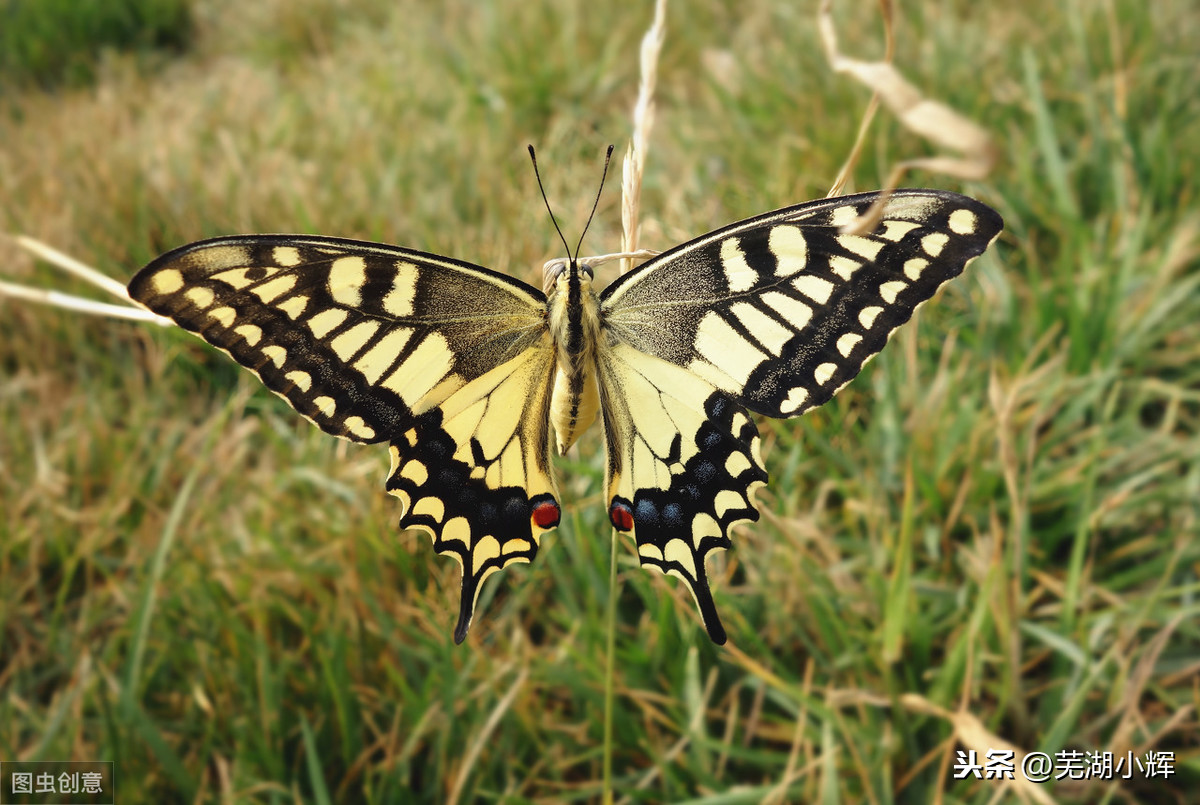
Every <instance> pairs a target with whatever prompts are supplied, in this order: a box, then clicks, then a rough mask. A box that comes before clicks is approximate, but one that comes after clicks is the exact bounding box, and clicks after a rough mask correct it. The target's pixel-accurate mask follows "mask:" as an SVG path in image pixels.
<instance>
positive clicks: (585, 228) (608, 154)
mask: <svg viewBox="0 0 1200 805" xmlns="http://www.w3.org/2000/svg"><path fill="white" fill-rule="evenodd" d="M612 152H613V147H612V146H611V145H610V146H609V147H608V151H607V152H606V153H605V154H604V173H602V174H601V175H600V189H599V190H597V191H596V200H595V201H593V202H592V212H591V213H590V214H589V215H588V219H587V223H586V224H584V225H583V231H582V232H580V233H579V242H578V243H576V244H575V257H574V259H575V260H578V259H579V249H580V247H581V246H583V236H584V235H586V234H587V231H588V227H589V226H591V225H592V219H593V218H595V217H596V208H597V207H599V206H600V194H601V193H603V192H604V180H605V179H607V178H608V163H610V162H612Z"/></svg>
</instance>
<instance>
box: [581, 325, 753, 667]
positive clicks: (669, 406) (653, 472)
mask: <svg viewBox="0 0 1200 805" xmlns="http://www.w3.org/2000/svg"><path fill="white" fill-rule="evenodd" d="M598 364H599V372H600V384H599V385H600V389H601V392H600V393H601V398H602V404H601V410H602V411H603V421H604V435H605V445H606V448H607V451H608V466H607V472H606V479H607V480H606V484H607V489H608V497H609V519H610V520H611V521H612V524H613V526H614V527H616V528H617V529H618V530H620V531H632V532H633V535H634V538H635V540H636V542H637V550H638V558H639V559H640V561H641V563H642V565H643V566H645V567H653V568H656V569H658V570H660V571H662V572H663V573H667V574H670V575H673V576H678V577H679V578H681V579H683V580H684V582H686V583H687V585H688V589H689V590H691V592H692V595H693V597H694V598H695V599H696V605H697V607H698V608H699V609H700V614H701V617H702V618H703V619H704V625H705V628H706V629H707V630H708V634H709V636H710V637H711V638H712V640H713V642H715V643H718V644H722V643H724V642H725V629H724V627H722V625H721V620H720V618H719V617H718V616H717V608H716V605H715V604H714V603H713V599H712V594H711V592H710V591H709V587H708V576H707V573H706V571H705V567H704V560H705V557H707V556H708V554H709V553H711V552H712V551H715V550H718V549H723V548H728V547H729V544H730V542H729V530H730V529H731V528H732V527H733V526H734V525H735V524H736V523H739V522H743V521H747V520H757V519H758V512H757V511H756V510H755V509H754V504H753V497H752V496H753V494H754V491H755V490H756V489H757V488H758V487H759V486H761V485H762V484H764V483H765V482H766V480H767V473H766V471H765V470H764V469H763V466H762V459H761V457H760V455H759V438H758V429H757V428H756V427H755V425H754V421H753V420H751V419H750V417H749V415H748V414H747V413H746V409H745V408H744V407H742V406H741V405H739V404H738V403H736V402H735V401H734V400H733V399H732V398H731V397H730V396H729V395H728V394H726V393H724V392H723V391H720V390H718V389H716V388H714V387H713V385H712V384H711V383H709V382H708V381H707V380H705V379H704V378H702V377H699V376H698V375H696V374H695V373H693V372H690V371H688V370H687V369H684V368H682V367H680V366H677V365H675V364H673V363H669V362H667V361H664V360H662V359H661V358H656V357H654V356H652V355H646V354H645V353H642V352H639V351H638V350H636V349H634V348H633V347H631V346H630V345H628V344H621V343H618V344H614V345H613V346H612V347H611V348H609V349H605V350H601V351H600V352H599V354H598Z"/></svg>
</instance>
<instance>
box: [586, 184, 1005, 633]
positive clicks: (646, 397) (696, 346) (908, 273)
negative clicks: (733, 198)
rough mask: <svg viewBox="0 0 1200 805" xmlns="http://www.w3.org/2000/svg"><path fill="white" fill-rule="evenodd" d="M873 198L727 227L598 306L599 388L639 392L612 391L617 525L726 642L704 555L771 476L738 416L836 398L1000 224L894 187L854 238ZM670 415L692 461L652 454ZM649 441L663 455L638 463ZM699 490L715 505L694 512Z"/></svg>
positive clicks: (977, 206) (647, 268)
mask: <svg viewBox="0 0 1200 805" xmlns="http://www.w3.org/2000/svg"><path fill="white" fill-rule="evenodd" d="M878 197H879V194H878V193H864V194H860V195H855V196H846V197H842V198H836V199H827V200H823V201H814V202H809V203H806V204H800V205H798V206H794V207H788V208H785V209H782V210H777V211H775V212H771V213H767V214H765V215H761V216H758V217H756V218H751V219H748V220H746V221H742V222H740V223H736V224H732V225H730V226H727V227H725V228H723V229H719V230H717V231H715V232H713V233H711V234H709V235H705V236H704V237H701V238H698V239H696V240H693V241H691V242H689V243H685V244H683V245H681V246H679V247H677V248H675V249H671V250H670V251H668V252H665V253H663V254H661V255H659V256H658V257H656V258H654V259H653V260H650V261H649V262H647V263H645V264H644V265H642V266H641V267H639V268H638V269H636V270H634V271H632V272H630V273H629V274H626V275H625V276H623V277H621V278H620V279H618V280H617V281H616V282H614V283H613V284H612V285H610V286H609V287H608V288H607V289H605V291H604V293H603V294H602V296H601V316H602V320H603V323H604V326H605V328H606V329H607V334H608V339H609V341H610V343H611V344H613V345H614V346H611V347H610V348H608V349H605V350H602V353H603V354H606V355H607V356H608V357H607V358H604V357H603V355H602V359H601V380H602V385H603V384H605V383H608V384H614V385H617V386H619V387H621V388H629V389H641V390H634V391H627V392H626V393H624V394H619V393H609V394H607V395H606V397H605V425H606V428H608V430H609V434H608V448H609V484H608V496H609V500H610V510H609V511H610V518H611V519H612V521H613V524H614V526H616V527H617V528H618V529H621V530H632V531H633V533H634V537H635V539H636V541H637V543H638V553H639V557H640V558H641V562H642V564H643V565H644V566H651V567H656V568H658V569H660V570H665V571H667V572H670V573H673V574H674V575H678V576H681V577H682V578H684V579H685V580H686V581H687V582H688V584H689V586H690V587H691V589H692V592H693V594H694V595H695V597H696V600H697V602H698V604H699V607H700V611H701V614H702V615H703V617H704V620H705V623H706V626H707V627H708V631H709V634H710V636H712V638H713V639H714V640H715V641H716V642H718V643H720V642H723V636H724V632H723V630H721V628H720V624H719V622H718V621H717V620H716V610H715V607H713V605H712V598H711V595H710V593H709V591H708V588H707V581H706V578H705V574H704V558H705V556H706V555H707V554H708V553H710V552H711V551H713V550H717V549H720V548H725V547H727V546H728V545H729V529H730V527H731V526H732V525H733V524H734V523H736V522H738V521H740V520H754V519H757V517H758V512H757V511H756V510H755V508H754V505H753V500H752V494H753V491H754V489H755V488H756V487H757V486H758V485H760V484H761V483H762V482H763V481H765V478H766V474H765V472H764V471H763V470H762V464H761V462H760V461H759V460H758V459H757V438H758V437H757V433H756V431H755V430H754V426H753V423H752V422H750V421H749V419H748V418H747V417H746V416H745V413H744V411H742V409H741V406H745V407H746V408H748V409H750V410H752V411H755V412H758V413H761V414H765V415H767V416H775V417H793V416H799V415H800V414H802V413H804V412H805V411H807V410H809V409H811V408H814V407H816V406H818V405H821V404H823V403H825V402H827V401H828V400H829V399H830V398H831V397H832V396H833V395H834V394H835V393H837V391H838V390H839V389H840V388H841V387H842V386H844V385H845V384H846V383H848V382H849V381H850V380H851V379H852V378H853V377H854V376H855V375H857V374H858V372H859V371H860V370H861V369H862V367H863V366H864V365H865V364H866V362H867V361H868V360H869V359H870V358H871V357H873V356H874V355H875V354H877V353H878V352H879V351H880V350H881V349H883V347H884V345H885V344H886V343H887V340H888V338H889V337H890V335H891V334H892V332H893V331H894V330H895V329H896V328H897V327H898V326H900V325H901V324H903V323H904V322H906V321H908V320H909V319H910V318H911V317H912V315H913V312H914V311H915V310H916V309H917V308H918V307H919V306H920V305H921V304H922V303H923V302H925V301H926V300H927V299H929V298H930V297H931V296H933V294H934V293H935V292H936V291H937V289H938V287H940V286H941V285H942V283H944V282H946V281H947V280H950V279H952V278H953V277H956V276H958V275H959V274H960V273H962V270H963V268H964V266H965V265H966V263H967V262H968V261H969V260H971V259H972V258H974V257H977V256H978V255H980V254H982V253H983V251H984V250H985V249H986V248H987V246H988V244H989V243H991V241H992V240H993V239H994V238H995V237H996V236H997V235H998V234H999V232H1000V230H1001V228H1002V226H1003V222H1002V221H1001V219H1000V216H999V215H997V214H996V212H995V211H993V210H992V209H991V208H989V207H987V206H986V205H984V204H981V203H979V202H977V201H975V200H973V199H970V198H967V197H965V196H960V195H957V194H955V193H947V192H942V191H937V190H897V191H895V192H894V193H892V195H891V196H890V197H889V198H888V200H887V202H886V204H885V205H884V207H883V214H882V219H881V221H880V223H879V226H878V227H877V228H876V229H875V231H874V232H872V233H870V234H866V235H846V234H843V233H842V232H841V227H842V226H843V225H844V224H847V223H849V222H850V221H853V220H854V219H856V218H857V217H858V216H860V215H862V214H863V213H865V212H866V210H867V209H868V208H869V207H870V206H871V204H872V203H873V202H874V201H876V200H877V199H878ZM606 365H607V366H608V368H607V369H605V368H604V367H605V366H606ZM635 377H641V378H645V380H646V383H648V384H649V387H648V388H647V387H646V385H645V384H642V383H640V382H633V381H631V380H630V378H635ZM676 389H678V390H679V391H676ZM672 394H674V395H677V396H678V397H679V399H680V400H683V401H685V402H687V403H689V406H690V410H691V411H692V413H693V414H694V415H693V416H692V417H690V418H687V417H685V418H682V419H680V420H678V421H677V420H676V419H674V418H672V417H669V416H667V415H665V414H664V413H663V412H664V411H665V410H666V408H667V406H666V404H665V402H663V403H662V404H655V399H656V395H657V399H659V400H665V399H666V397H665V396H664V395H668V396H669V395H672ZM701 413H703V415H704V416H703V417H701V416H700V414H701ZM668 421H670V422H671V427H674V426H676V425H677V426H678V427H679V431H678V432H679V433H680V434H681V436H682V441H681V445H682V448H683V449H684V450H685V451H686V450H687V449H688V448H689V446H692V449H694V451H695V452H694V454H693V455H692V456H691V458H690V463H689V461H675V462H674V463H672V462H669V461H664V460H663V459H662V455H663V454H661V453H659V452H655V450H654V448H653V447H652V445H653V444H654V440H656V439H657V440H658V441H659V442H661V441H662V438H663V437H661V436H659V435H658V431H660V430H662V429H663V428H664V427H667V422H668ZM627 440H631V443H632V447H631V446H630V445H629V444H627ZM640 443H645V444H646V445H647V446H648V448H649V449H650V453H651V455H653V456H654V457H656V458H657V459H658V460H657V461H651V460H645V459H639V453H638V452H637V451H638V450H639V449H640V448H639V447H638V445H639V444H640ZM643 455H644V453H643ZM669 455H671V456H673V455H674V454H669ZM664 467H673V469H671V470H670V471H669V472H667V471H664ZM698 490H703V491H704V493H705V495H713V493H715V494H716V497H715V498H713V499H709V498H707V497H706V498H705V499H704V500H700V501H699V502H693V501H694V500H695V495H696V493H697V491H698ZM720 501H725V504H724V508H722V505H721V503H720ZM714 503H715V505H714ZM626 513H627V514H628V517H627V516H626ZM623 526H625V527H624V528H623ZM660 554H661V556H660Z"/></svg>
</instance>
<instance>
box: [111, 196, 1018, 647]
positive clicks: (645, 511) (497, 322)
mask: <svg viewBox="0 0 1200 805" xmlns="http://www.w3.org/2000/svg"><path fill="white" fill-rule="evenodd" d="M879 198H880V194H879V193H863V194H859V195H851V196H844V197H840V198H830V199H824V200H820V201H810V202H807V203H804V204H799V205H795V206H791V207H785V208H783V209H779V210H775V211H774V212H768V213H765V214H763V215H759V216H756V217H754V218H749V219H747V220H744V221H740V222H738V223H734V224H730V225H729V226H726V227H723V228H721V229H718V230H716V231H714V232H710V233H709V234H707V235H703V236H701V237H699V238H696V239H695V240H691V241H688V242H687V243H684V244H682V245H679V246H676V247H674V248H672V249H670V250H669V251H666V252H664V253H662V254H660V255H659V256H657V257H655V258H653V259H651V260H649V261H648V262H646V263H644V264H642V265H641V266H639V267H638V268H636V269H634V270H632V271H630V272H629V273H627V274H625V275H623V276H621V277H620V278H618V279H617V280H615V281H614V282H612V283H611V284H609V285H608V286H607V287H606V288H604V289H603V291H600V292H597V290H596V288H595V287H594V286H593V279H594V277H593V269H592V268H591V267H590V266H589V265H588V264H587V262H586V261H581V260H578V259H574V258H572V259H568V260H564V261H560V262H558V263H556V264H555V266H554V268H553V269H552V270H551V271H550V272H549V274H548V276H547V284H546V289H547V290H546V292H543V291H541V290H539V289H537V288H534V287H533V286H531V285H528V284H526V283H524V282H521V281H519V280H517V279H514V278H512V277H508V276H505V275H503V274H500V273H497V272H495V271H491V270H489V269H487V268H483V267H481V266H478V265H473V264H471V263H467V262H463V261H460V260H454V259H451V258H448V257H440V256H438V255H434V254H428V253H425V252H420V251H414V250H412V249H405V248H400V247H397V246H389V245H384V244H379V243H368V242H363V241H356V240H344V239H341V238H333V237H320V236H310V235H242V236H234V237H220V238H214V239H211V240H202V241H199V242H197V243H192V244H190V245H186V246H182V247H180V248H178V249H175V250H174V251H171V252H168V253H166V254H164V255H162V256H161V257H159V258H157V259H156V260H154V261H153V262H151V263H150V264H149V265H147V266H146V267H145V268H143V269H142V270H141V271H139V272H138V273H137V275H136V276H134V277H133V279H132V281H131V282H130V283H129V293H130V296H131V297H132V298H133V299H134V300H136V301H137V302H140V303H141V304H143V305H145V306H146V307H148V308H149V309H150V310H152V311H154V312H155V313H158V314H161V315H163V316H167V317H170V318H171V319H173V320H174V321H175V322H176V323H177V324H179V325H180V326H181V327H183V328H185V329H187V330H190V331H192V332H194V333H196V334H197V335H199V336H201V337H202V338H204V339H205V340H206V341H208V342H209V343H210V344H212V345H214V346H216V347H219V348H220V349H222V350H224V351H225V352H227V353H228V354H229V355H230V356H232V357H233V359H234V360H236V361H237V362H238V363H240V364H242V365H243V366H245V367H247V368H248V369H250V370H251V371H253V372H254V373H255V374H257V375H258V377H259V379H260V380H262V382H263V383H264V384H265V385H266V386H267V387H268V388H269V389H271V390H272V391H274V392H275V393H277V394H278V395H280V396H281V397H283V399H285V400H286V401H287V402H288V403H289V404H290V405H291V406H292V407H293V408H295V409H296V410H297V411H298V412H299V413H301V414H303V415H304V416H305V417H307V418H308V419H309V420H311V421H312V422H313V423H314V424H315V425H316V426H317V427H319V428H321V429H322V430H324V431H326V432H328V433H332V434H334V435H336V436H341V437H343V438H346V439H349V440H351V441H355V442H362V443H367V444H373V443H377V442H386V443H388V445H389V450H390V453H391V469H390V471H389V475H388V479H387V490H388V492H389V493H391V494H392V495H395V496H396V497H397V498H399V500H400V503H401V510H402V513H401V517H400V526H401V527H402V528H416V529H420V530H423V531H426V532H428V533H429V534H430V535H431V536H432V538H433V544H434V548H435V550H436V551H437V552H438V553H439V554H449V555H450V556H453V557H454V558H455V559H457V560H458V562H459V564H460V565H461V566H462V587H461V592H460V599H459V614H458V622H457V624H456V626H455V629H454V640H455V642H456V643H461V642H462V641H463V640H464V639H465V638H466V635H467V630H468V628H469V627H470V624H471V620H472V617H473V615H474V611H475V604H476V601H477V599H478V597H479V592H480V588H481V585H482V583H483V582H484V580H485V579H487V577H488V576H490V575H491V574H492V573H494V572H496V571H497V570H500V569H502V568H504V567H507V566H508V565H510V564H512V563H514V562H531V561H533V559H534V557H535V556H536V555H537V551H538V545H539V541H540V538H541V536H542V535H543V534H545V533H546V532H547V531H550V530H552V529H553V528H555V527H556V526H557V525H558V524H559V521H560V519H561V516H562V504H561V503H560V497H559V493H558V491H557V488H556V485H555V480H554V477H553V474H552V471H551V451H552V449H557V450H558V452H560V453H565V452H566V451H567V449H568V448H570V447H571V445H572V444H574V443H575V441H576V440H577V439H578V438H579V436H580V434H581V433H582V432H583V431H584V430H585V429H586V428H588V427H589V426H590V424H591V423H592V422H593V421H594V420H595V419H596V418H597V415H598V418H599V420H600V422H601V426H602V429H603V437H604V442H605V446H606V451H607V460H606V472H605V490H606V491H605V500H606V501H607V505H608V517H609V521H610V522H611V523H612V526H613V527H614V528H615V529H616V530H617V531H619V532H624V533H628V534H631V535H632V536H633V538H634V541H635V542H636V545H637V554H638V558H639V559H640V561H641V564H642V565H643V566H644V567H650V568H656V569H658V570H660V571H662V572H664V573H667V574H670V575H673V576H677V577H679V578H681V579H683V581H684V582H685V583H686V584H687V586H688V588H689V589H690V591H691V593H692V595H693V597H694V598H695V601H696V604H697V606H698V608H699V611H700V615H701V617H702V619H703V621H704V625H705V628H706V630H707V632H708V635H709V637H710V638H711V639H712V640H713V641H714V642H715V643H717V644H723V643H724V642H725V640H726V633H725V629H724V627H723V626H722V624H721V620H720V618H719V617H718V615H717V609H716V605H715V604H714V602H713V597H712V593H711V591H710V588H709V583H708V576H707V573H706V570H705V560H706V559H707V557H708V556H709V554H711V553H712V552H713V551H717V550H720V549H724V548H728V547H729V546H730V544H731V543H730V530H731V529H732V528H733V526H734V525H736V524H738V523H743V522H748V521H755V520H757V519H758V511H757V509H756V508H755V504H754V494H755V491H756V490H757V489H758V488H760V487H761V486H762V485H763V484H765V483H766V481H767V473H766V470H765V468H764V465H763V460H762V457H761V455H760V440H759V435H758V431H757V428H756V427H755V424H754V420H753V419H752V418H751V416H750V412H754V413H757V414H761V415H764V416H769V417H784V418H786V417H795V416H799V415H801V414H803V413H804V412H806V411H808V410H810V409H812V408H815V407H817V406H819V405H822V404H823V403H825V402H827V401H828V400H829V399H830V398H831V397H833V395H834V394H836V393H837V391H838V390H839V389H841V388H842V387H843V386H845V385H846V383H848V382H849V381H850V380H851V379H852V378H853V377H854V376H855V375H857V374H858V372H859V370H861V369H862V367H863V365H864V364H865V363H866V362H867V361H868V360H869V359H870V358H871V357H873V356H874V355H875V354H876V353H878V352H879V351H880V350H881V349H883V347H884V345H885V344H886V343H887V341H888V338H889V337H890V336H891V334H892V332H893V331H894V330H895V329H896V328H897V327H899V326H900V325H901V324H903V323H904V322H906V321H908V320H909V319H910V318H911V317H912V315H913V312H914V311H915V310H916V309H917V308H918V307H919V306H920V305H921V304H922V303H923V302H925V301H926V300H928V299H929V298H930V297H932V296H933V295H934V293H935V292H936V291H937V289H938V287H939V286H941V285H942V284H943V283H944V282H946V281H948V280H950V279H952V278H954V277H956V276H957V275H959V274H960V273H961V272H962V271H963V269H964V267H965V266H966V264H967V262H968V261H970V260H971V259H973V258H975V257H977V256H979V255H980V254H982V253H983V252H984V251H985V250H986V249H987V247H988V245H989V244H990V243H991V242H992V241H993V240H994V239H995V238H996V237H997V236H998V234H999V233H1000V231H1001V229H1002V228H1003V221H1002V220H1001V218H1000V216H999V214H997V213H996V212H995V211H994V210H992V209H991V208H990V207H988V206H986V205H984V204H982V203H980V202H978V201H975V200H973V199H971V198H967V197H965V196H961V195H958V194H955V193H950V192H945V191H940V190H918V189H902V190H895V191H893V192H892V193H890V194H889V195H888V196H887V198H886V200H885V201H884V202H883V205H882V213H881V217H880V218H879V223H878V226H876V227H875V229H874V230H873V231H872V232H870V233H867V234H847V233H846V232H845V231H843V230H844V228H845V225H847V224H849V223H851V222H853V221H856V220H858V219H859V217H860V216H862V215H864V214H865V213H866V212H867V211H868V209H869V208H870V207H871V205H872V204H873V203H875V202H876V201H877V200H879Z"/></svg>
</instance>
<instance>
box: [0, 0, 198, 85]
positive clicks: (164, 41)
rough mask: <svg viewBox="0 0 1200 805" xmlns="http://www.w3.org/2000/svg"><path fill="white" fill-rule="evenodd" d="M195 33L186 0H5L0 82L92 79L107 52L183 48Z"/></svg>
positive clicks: (1, 1) (0, 9) (0, 5)
mask: <svg viewBox="0 0 1200 805" xmlns="http://www.w3.org/2000/svg"><path fill="white" fill-rule="evenodd" d="M191 34H192V11H191V5H190V4H189V3H188V2H187V0H0V87H2V86H4V85H5V84H7V83H14V84H18V85H37V86H41V87H43V88H51V87H56V86H59V85H61V84H66V85H70V86H79V85H84V84H91V83H92V82H93V81H95V79H96V70H97V65H98V63H99V62H100V61H101V58H102V57H103V56H104V54H105V53H106V51H110V50H111V51H121V52H127V53H135V54H139V55H149V54H150V53H151V52H152V51H154V50H156V49H163V48H166V49H171V50H182V49H184V48H186V47H187V44H188V42H189V40H190V38H191Z"/></svg>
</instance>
